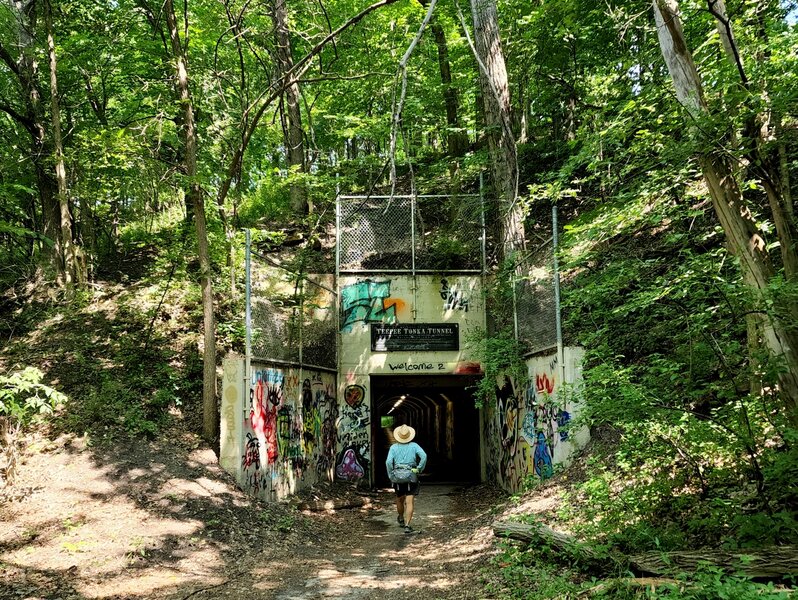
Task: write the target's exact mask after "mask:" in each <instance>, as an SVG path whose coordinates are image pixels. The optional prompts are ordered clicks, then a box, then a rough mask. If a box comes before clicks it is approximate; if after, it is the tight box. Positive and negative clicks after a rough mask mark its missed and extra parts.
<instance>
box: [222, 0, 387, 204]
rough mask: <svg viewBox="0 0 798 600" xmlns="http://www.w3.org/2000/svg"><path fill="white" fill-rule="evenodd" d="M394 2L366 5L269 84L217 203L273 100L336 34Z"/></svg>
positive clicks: (227, 189)
mask: <svg viewBox="0 0 798 600" xmlns="http://www.w3.org/2000/svg"><path fill="white" fill-rule="evenodd" d="M395 2H397V0H379V1H378V2H375V3H374V4H371V5H369V6H367V7H366V8H364V9H363V10H362V11H360V12H359V13H357V14H356V15H355V16H354V17H352V18H351V19H349V20H348V21H346V22H345V23H344V24H343V25H341V26H339V27H338V28H337V29H335V30H334V31H331V32H330V33H329V34H327V35H326V36H325V37H324V39H322V40H321V41H320V42H319V43H318V44H316V45H315V46H314V47H313V48H312V49H311V50H310V52H308V53H307V54H306V55H305V56H303V57H302V58H301V59H299V60H298V61H297V62H296V63H294V66H293V67H292V68H291V69H290V70H288V71H286V72H285V73H284V74H283V76H282V77H281V78H280V79H278V80H277V81H275V82H274V83H273V84H272V85H271V86H270V88H269V89H271V93H270V94H269V95H268V97H266V99H265V100H263V101H262V103H261V106H260V107H259V108H258V109H257V111H256V112H255V114H254V115H253V116H252V120H251V121H250V123H249V126H248V127H247V128H246V130H245V132H244V135H243V136H242V139H241V145H240V146H239V147H238V149H237V150H236V153H235V155H234V156H233V158H232V160H231V161H230V164H229V166H228V168H227V173H226V174H225V178H224V181H223V182H222V186H221V187H220V188H219V193H218V194H217V196H216V202H217V204H220V205H221V204H223V203H224V201H225V198H227V194H228V193H229V192H230V185H231V184H232V181H233V178H234V177H235V174H236V172H237V170H238V166H239V164H240V163H241V160H242V158H243V156H244V152H245V151H246V149H247V146H248V145H249V141H250V140H251V139H252V135H253V134H254V133H255V129H256V127H257V126H258V122H259V121H260V119H261V117H263V115H264V114H265V113H266V110H267V109H268V108H269V106H270V105H271V103H272V102H274V100H275V99H276V98H278V97H279V96H280V95H281V94H282V93H283V91H284V90H285V89H286V88H287V87H288V86H291V85H293V84H294V83H296V82H298V81H299V80H300V78H301V77H302V75H304V74H305V73H306V72H307V70H308V69H309V68H310V65H311V63H310V61H311V59H312V58H313V57H315V56H316V55H317V54H319V53H320V52H321V51H322V50H323V49H324V47H325V46H326V45H327V44H329V43H330V42H331V41H332V40H334V39H335V38H336V37H338V35H340V34H341V33H343V32H344V31H346V30H347V29H349V28H350V27H353V26H354V25H357V24H358V23H359V22H360V21H362V20H363V18H364V17H366V15H368V14H369V13H371V12H374V11H375V10H377V9H379V8H382V7H383V6H388V5H389V4H394V3H395ZM268 91H269V90H267V91H266V92H264V94H262V95H261V97H260V98H258V100H256V102H258V101H259V100H260V99H261V98H263V96H264V95H265V94H266V93H267V92H268ZM253 107H254V104H253V105H252V106H250V108H253ZM249 112H250V111H249V110H247V111H245V113H244V115H245V117H246V116H247V115H248V114H249Z"/></svg>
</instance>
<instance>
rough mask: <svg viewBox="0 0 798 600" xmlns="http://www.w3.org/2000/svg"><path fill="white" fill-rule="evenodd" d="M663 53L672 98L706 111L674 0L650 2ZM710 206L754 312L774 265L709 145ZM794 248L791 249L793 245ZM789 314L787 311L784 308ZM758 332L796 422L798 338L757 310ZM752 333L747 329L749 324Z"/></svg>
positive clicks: (703, 159) (724, 164)
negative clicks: (775, 364) (777, 364)
mask: <svg viewBox="0 0 798 600" xmlns="http://www.w3.org/2000/svg"><path fill="white" fill-rule="evenodd" d="M653 7H654V17H655V20H656V23H657V34H658V36H659V42H660V47H661V49H662V55H663V57H664V58H665V62H666V64H667V66H668V71H669V72H670V74H671V77H672V79H673V84H674V87H675V89H676V97H677V98H678V99H679V101H680V102H681V103H682V105H683V106H684V107H685V108H686V109H687V110H688V111H689V112H690V113H691V115H692V116H693V117H700V116H702V115H703V114H705V113H706V112H707V105H706V101H705V99H704V93H703V88H702V84H701V80H700V78H699V76H698V71H697V70H696V68H695V63H694V62H693V57H692V54H691V52H690V50H689V48H688V46H687V41H686V39H685V37H684V33H683V31H682V25H681V20H680V18H679V6H678V3H677V2H676V0H654V1H653ZM698 160H699V164H700V166H701V170H702V172H703V175H704V180H705V181H706V183H707V187H708V189H709V194H710V197H711V198H712V206H713V208H714V209H715V213H716V215H717V217H718V220H719V221H720V224H721V226H722V227H723V230H724V232H725V233H726V239H727V242H728V248H729V251H730V252H731V253H732V254H733V255H734V256H736V257H737V258H738V260H739V261H740V268H741V270H742V277H743V282H744V284H745V285H746V286H747V287H748V288H749V289H750V291H751V294H752V297H753V302H754V303H755V304H754V306H753V308H754V310H755V311H762V309H763V308H764V307H765V306H767V302H768V297H767V296H768V286H769V284H770V282H771V279H772V277H773V275H774V269H773V266H772V265H771V262H770V257H769V256H768V253H767V247H766V243H765V240H764V239H763V238H762V237H761V235H760V233H759V230H758V229H757V226H756V223H755V221H754V218H753V216H752V214H751V210H750V208H749V207H748V206H747V204H746V202H745V199H744V198H743V195H742V193H741V190H740V187H739V185H738V184H737V180H736V178H735V173H734V170H733V169H732V167H731V165H730V164H729V162H728V159H727V158H726V157H725V156H724V155H723V154H721V153H719V152H717V151H714V150H713V149H712V148H711V147H710V146H709V145H707V149H706V150H702V151H700V153H699V156H698ZM793 251H794V249H793ZM788 312H789V311H788ZM755 314H756V315H757V319H758V321H759V323H758V325H759V326H758V328H757V329H759V335H760V336H761V338H762V343H763V345H764V347H765V348H766V349H767V350H768V352H769V354H770V356H771V357H773V358H774V359H775V360H777V361H781V362H782V363H783V369H781V370H780V372H779V375H778V381H779V388H780V392H781V397H782V399H783V401H784V404H785V408H786V411H787V416H788V417H789V419H790V420H791V421H792V422H793V423H794V424H797V425H798V355H796V350H798V339H796V336H795V334H794V333H793V332H792V331H791V330H790V329H789V327H788V324H787V323H785V322H784V320H783V319H782V318H781V317H780V316H779V315H778V314H773V313H770V314H765V313H764V312H756V313H755ZM749 331H750V328H749Z"/></svg>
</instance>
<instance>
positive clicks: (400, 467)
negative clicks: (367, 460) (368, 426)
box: [385, 425, 427, 533]
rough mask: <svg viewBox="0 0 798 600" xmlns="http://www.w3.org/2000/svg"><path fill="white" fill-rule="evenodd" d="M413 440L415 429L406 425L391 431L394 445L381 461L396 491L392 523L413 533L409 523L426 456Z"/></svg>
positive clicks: (425, 463) (406, 531) (411, 518)
mask: <svg viewBox="0 0 798 600" xmlns="http://www.w3.org/2000/svg"><path fill="white" fill-rule="evenodd" d="M414 437H416V430H415V429H413V428H412V427H410V426H408V425H400V426H399V427H397V428H396V429H394V430H393V439H394V440H396V443H394V444H392V445H391V447H390V449H389V450H388V458H387V459H386V461H385V467H386V468H387V469H388V479H390V480H391V483H392V484H393V489H394V491H395V492H396V512H397V513H399V516H398V517H396V521H397V522H398V523H399V525H400V526H402V527H404V528H405V533H414V532H415V530H414V529H413V528H412V527H411V526H410V522H411V521H412V520H413V509H414V507H415V506H414V505H415V498H416V496H418V491H419V482H418V476H419V473H421V472H422V471H423V470H424V467H425V466H426V465H427V453H426V452H424V450H422V448H421V446H419V445H418V444H416V443H415V442H414V441H413V438H414Z"/></svg>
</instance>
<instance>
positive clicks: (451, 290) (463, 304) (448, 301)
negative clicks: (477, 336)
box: [441, 278, 468, 312]
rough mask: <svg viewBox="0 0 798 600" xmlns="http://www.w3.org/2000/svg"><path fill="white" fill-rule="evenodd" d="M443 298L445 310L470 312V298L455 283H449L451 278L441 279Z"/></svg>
mask: <svg viewBox="0 0 798 600" xmlns="http://www.w3.org/2000/svg"><path fill="white" fill-rule="evenodd" d="M441 298H443V310H445V311H446V310H462V311H463V312H468V298H466V297H465V294H463V292H462V291H461V290H458V289H457V286H455V285H451V286H450V285H449V280H448V279H446V278H443V279H441Z"/></svg>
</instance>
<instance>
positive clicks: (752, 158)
mask: <svg viewBox="0 0 798 600" xmlns="http://www.w3.org/2000/svg"><path fill="white" fill-rule="evenodd" d="M707 4H708V8H709V11H710V13H711V14H712V15H713V16H714V17H715V25H716V28H717V30H718V34H719V36H720V39H721V42H722V45H723V50H724V53H725V54H726V58H727V59H728V61H729V62H730V63H731V64H732V66H733V67H734V68H735V69H736V70H737V73H738V75H739V77H740V81H739V85H740V87H741V88H742V89H743V90H744V91H745V92H746V93H747V95H748V96H749V97H750V95H751V94H752V87H753V84H752V82H751V81H749V79H748V76H747V75H746V72H745V65H744V64H743V60H742V58H741V56H740V51H739V49H738V46H737V42H736V40H735V37H734V29H733V26H732V22H731V20H730V19H729V17H728V15H727V14H726V5H725V3H724V0H708V2H707ZM766 5H767V2H762V3H760V4H759V5H758V7H757V11H756V12H757V14H756V19H757V36H758V37H759V43H760V47H761V48H763V49H764V50H763V51H761V52H758V53H757V55H756V57H755V58H756V60H757V62H759V63H765V62H767V61H769V60H770V52H769V50H767V48H768V39H767V28H766V27H765V24H764V22H763V20H764V16H763V11H764V10H765V8H766ZM767 87H768V86H767V83H766V82H763V83H761V85H760V86H759V87H758V89H757V92H756V95H757V96H760V97H762V98H768V90H767ZM744 129H745V130H744V137H743V143H744V144H745V143H747V144H748V147H747V148H743V150H744V152H745V154H746V156H747V158H748V161H749V164H750V165H751V166H752V170H753V172H754V173H755V174H756V175H757V176H758V177H759V179H760V181H761V183H762V187H763V188H764V190H765V194H766V195H767V199H768V204H769V206H770V212H771V214H772V215H773V224H774V226H775V228H776V235H777V236H778V238H779V248H780V249H781V259H782V264H783V266H784V275H785V278H786V279H787V280H788V281H789V280H792V279H794V278H795V277H798V251H796V248H795V242H796V239H798V231H796V227H795V221H794V215H793V210H792V199H791V194H790V189H789V185H790V184H789V169H788V166H787V165H784V164H783V162H782V160H781V157H780V156H779V147H780V146H781V145H780V144H779V143H778V135H779V133H780V131H779V130H780V116H779V115H778V114H777V113H776V112H774V111H773V110H770V107H768V106H767V105H766V106H765V109H764V110H762V111H760V112H759V113H756V112H753V111H750V113H749V116H748V117H747V118H746V123H745V128H744ZM773 142H776V143H775V144H773ZM770 147H775V149H774V150H771V149H770ZM793 318H795V319H798V312H795V311H794V312H793Z"/></svg>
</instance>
